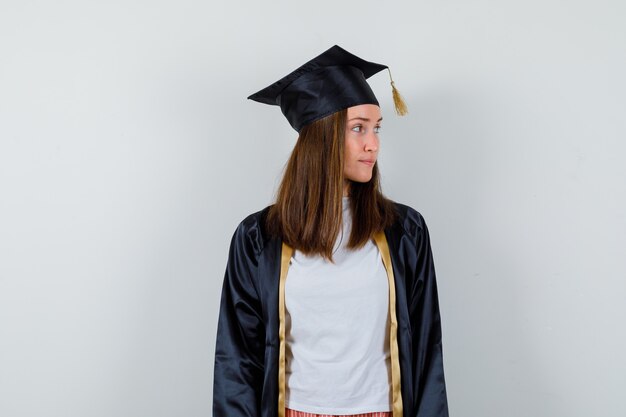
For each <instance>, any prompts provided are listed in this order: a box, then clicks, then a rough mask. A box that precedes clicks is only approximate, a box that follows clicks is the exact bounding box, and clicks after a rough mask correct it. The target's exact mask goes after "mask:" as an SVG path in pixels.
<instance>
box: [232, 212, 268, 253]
mask: <svg viewBox="0 0 626 417" xmlns="http://www.w3.org/2000/svg"><path fill="white" fill-rule="evenodd" d="M270 207H271V206H267V207H265V208H264V209H262V210H259V211H256V212H254V213H251V214H249V215H247V216H246V217H245V218H244V219H243V220H241V221H240V222H239V224H238V225H237V228H236V229H235V233H234V235H233V241H234V242H236V243H238V244H240V245H243V246H246V247H248V248H250V249H251V250H252V251H254V252H255V253H256V254H257V255H258V254H259V253H260V252H262V251H263V248H264V247H265V246H266V244H267V241H268V240H269V236H268V233H267V230H266V227H265V220H266V218H267V213H268V211H269V209H270Z"/></svg>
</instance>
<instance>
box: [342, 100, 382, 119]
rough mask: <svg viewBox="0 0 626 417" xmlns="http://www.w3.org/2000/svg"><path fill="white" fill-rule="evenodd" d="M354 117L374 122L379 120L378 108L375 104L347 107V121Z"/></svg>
mask: <svg viewBox="0 0 626 417" xmlns="http://www.w3.org/2000/svg"><path fill="white" fill-rule="evenodd" d="M355 117H358V118H362V119H369V120H371V121H374V122H376V121H378V119H380V107H378V106H377V105H375V104H360V105H358V106H353V107H348V120H350V119H353V118H355Z"/></svg>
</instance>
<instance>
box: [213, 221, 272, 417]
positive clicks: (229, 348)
mask: <svg viewBox="0 0 626 417" xmlns="http://www.w3.org/2000/svg"><path fill="white" fill-rule="evenodd" d="M248 229H249V227H246V226H245V222H242V223H241V224H240V225H239V227H238V228H237V230H236V231H235V234H234V235H233V238H232V241H231V245H230V252H229V256H228V263H227V266H226V273H225V276H224V284H223V287H222V298H221V303H220V312H219V322H218V326H217V339H216V347H215V368H214V378H213V416H214V417H258V416H259V415H260V414H261V412H260V410H261V406H260V404H261V390H262V387H263V371H264V365H263V364H264V354H265V327H264V324H263V320H262V314H261V303H260V301H259V297H258V291H257V288H256V286H255V275H256V271H257V266H258V265H257V254H256V253H255V249H254V245H253V241H252V237H251V236H250V235H249V234H248Z"/></svg>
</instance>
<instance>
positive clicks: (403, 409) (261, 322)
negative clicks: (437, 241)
mask: <svg viewBox="0 0 626 417" xmlns="http://www.w3.org/2000/svg"><path fill="white" fill-rule="evenodd" d="M395 207H396V211H397V213H398V216H397V220H396V221H395V223H394V224H393V225H392V226H390V227H389V228H387V229H385V231H384V233H383V232H381V233H379V234H377V235H376V236H375V237H374V240H375V242H376V244H377V246H378V248H379V251H380V253H381V256H382V258H383V263H384V265H385V268H386V270H387V275H388V280H389V290H390V291H389V299H390V322H391V323H390V324H391V325H390V343H391V346H390V355H391V379H392V386H391V391H392V401H393V417H447V416H448V404H447V397H446V388H445V379H444V372H443V354H442V345H441V320H440V315H439V302H438V297H437V284H436V280H435V269H434V264H433V258H432V252H431V248H430V240H429V235H428V229H427V227H426V223H425V222H424V219H423V217H422V216H421V214H419V213H418V212H417V211H415V210H414V209H412V208H411V207H408V206H405V205H403V204H399V203H395ZM267 211H268V208H265V209H264V210H262V211H259V212H257V213H254V214H251V215H250V216H248V217H247V218H246V219H244V220H243V221H242V222H241V223H240V224H239V226H238V227H237V230H236V231H235V233H234V235H233V238H232V241H231V246H230V251H229V256H228V262H227V266H226V273H225V276H224V283H223V287H222V296H221V304H220V311H219V321H218V328H217V338H216V347H215V367H214V381H213V416H214V417H283V416H284V404H285V402H284V401H285V312H284V283H285V278H286V275H287V268H288V265H289V259H290V258H291V254H292V253H293V252H292V251H293V250H292V249H291V248H290V247H289V246H287V245H286V244H284V243H282V242H281V241H280V239H277V238H275V237H269V236H268V234H267V233H266V231H265V229H264V224H265V217H266V215H267Z"/></svg>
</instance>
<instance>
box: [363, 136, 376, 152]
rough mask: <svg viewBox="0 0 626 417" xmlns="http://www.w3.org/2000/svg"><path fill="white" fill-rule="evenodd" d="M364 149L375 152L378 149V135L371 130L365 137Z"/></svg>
mask: <svg viewBox="0 0 626 417" xmlns="http://www.w3.org/2000/svg"><path fill="white" fill-rule="evenodd" d="M364 148H365V151H366V152H376V151H378V136H377V135H376V133H374V132H371V133H369V134H368V135H367V137H366V138H365V147H364Z"/></svg>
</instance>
